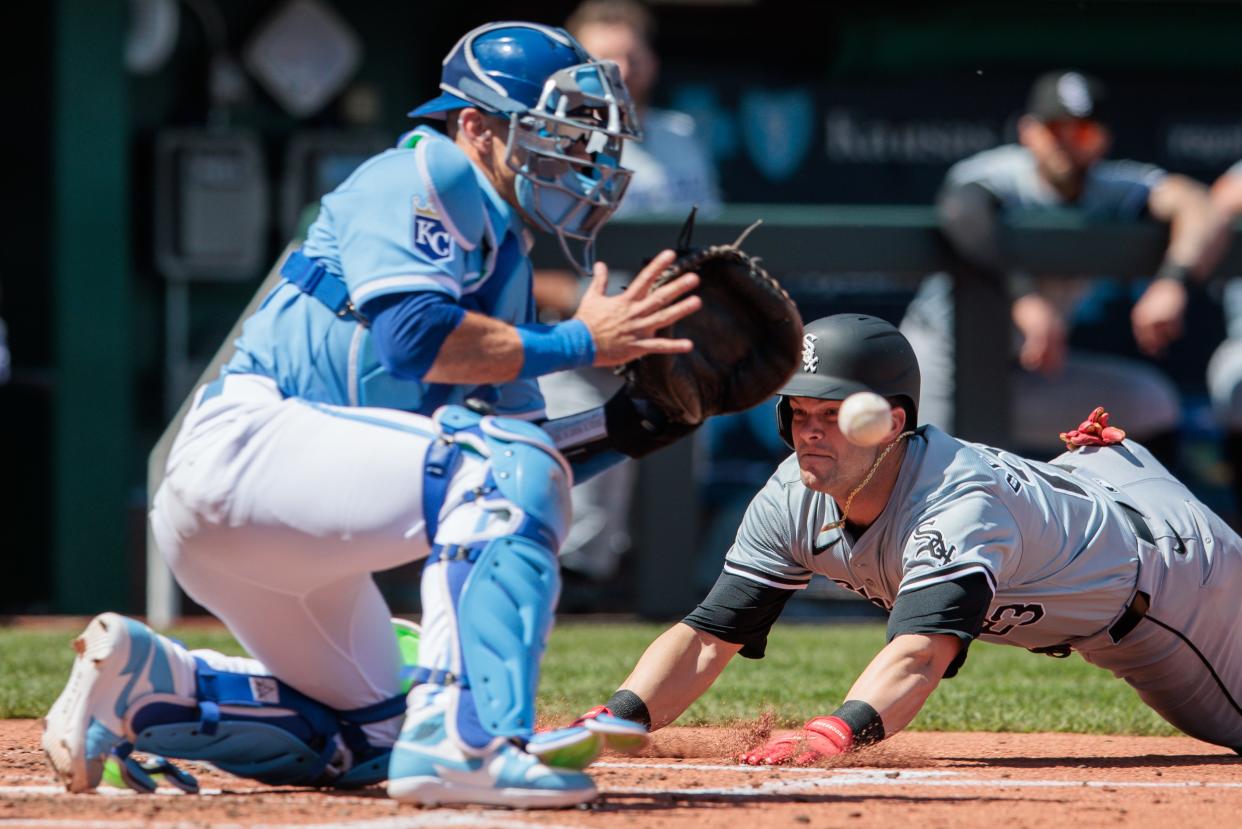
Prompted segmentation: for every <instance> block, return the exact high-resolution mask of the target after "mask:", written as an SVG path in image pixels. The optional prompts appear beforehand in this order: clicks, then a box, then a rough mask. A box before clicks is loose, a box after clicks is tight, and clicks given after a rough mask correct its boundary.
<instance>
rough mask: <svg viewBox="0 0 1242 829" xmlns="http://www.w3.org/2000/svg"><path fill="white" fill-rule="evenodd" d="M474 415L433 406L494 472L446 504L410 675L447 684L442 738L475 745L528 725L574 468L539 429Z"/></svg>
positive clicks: (524, 731)
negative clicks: (415, 664) (458, 500)
mask: <svg viewBox="0 0 1242 829" xmlns="http://www.w3.org/2000/svg"><path fill="white" fill-rule="evenodd" d="M450 408H457V407H450ZM474 417H475V418H477V420H476V423H475V424H474V425H472V426H468V425H465V420H466V417H465V416H461V412H448V413H447V414H446V415H441V414H440V413H437V421H438V422H443V421H445V420H451V421H455V423H461V424H462V427H461V428H458V429H456V430H455V431H454V432H452V433H451V436H450V439H451V440H452V441H454V442H461V443H467V444H468V445H469V446H470V447H471V448H472V449H473V450H474V451H480V450H481V453H483V454H486V456H487V457H489V458H490V469H489V471H488V474H487V476H486V480H485V482H484V483H483V485H482V486H480V487H478V488H476V489H475V490H473V491H472V492H471V494H470V495H469V496H468V497H467V499H466V501H464V502H463V503H461V504H457V505H455V506H453V508H452V509H451V510H449V511H448V512H447V514H446V515H445V517H444V522H443V524H442V525H441V530H440V532H439V533H438V534H437V537H436V542H437V543H436V545H435V546H434V548H433V550H432V553H431V556H430V557H429V558H428V560H427V564H426V566H425V567H424V569H423V584H422V591H423V633H422V639H421V641H420V648H419V670H418V673H417V676H416V679H417V681H419V682H422V683H432V684H438V685H443V686H445V690H446V692H447V698H448V699H449V702H450V704H449V706H448V708H449V712H450V716H449V717H448V718H447V719H448V721H447V722H446V729H447V732H448V735H449V736H450V737H451V738H452V739H453V740H454V741H455V742H457V743H458V745H459V746H460V747H461V748H464V749H467V750H473V751H478V752H483V751H487V750H489V749H490V748H492V747H494V745H495V742H494V741H496V740H499V739H506V738H518V739H521V740H525V739H528V738H529V737H530V736H531V734H532V733H533V729H534V713H535V711H534V703H535V690H536V687H537V685H538V681H539V663H540V660H541V659H542V656H543V650H544V646H545V644H546V641H547V635H548V632H549V630H550V629H551V626H552V619H553V612H554V610H555V607H556V601H557V598H558V597H559V594H560V574H559V568H558V564H557V561H556V550H557V548H558V547H559V546H560V543H561V541H562V539H563V538H564V536H565V533H566V531H567V527H568V520H569V511H570V506H569V483H570V480H571V476H570V472H569V467H568V464H567V463H566V462H565V459H564V458H563V457H561V455H560V453H559V452H557V451H556V449H555V448H553V446H552V445H551V441H550V440H549V438H548V437H547V435H546V434H545V433H544V432H543V431H542V430H540V429H539V428H538V427H536V426H534V425H532V424H529V423H525V422H522V421H514V420H507V419H503V418H492V417H482V418H478V417H477V415H476V416H474ZM412 699H413V698H412ZM410 716H413V712H411V714H410ZM407 722H409V719H408V717H407Z"/></svg>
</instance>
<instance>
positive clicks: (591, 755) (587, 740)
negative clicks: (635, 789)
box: [526, 713, 651, 770]
mask: <svg viewBox="0 0 1242 829" xmlns="http://www.w3.org/2000/svg"><path fill="white" fill-rule="evenodd" d="M650 739H651V737H650V735H649V734H648V733H647V729H646V728H645V727H644V726H643V725H642V724H641V723H636V722H631V721H630V720H623V719H621V718H620V717H614V716H612V715H611V714H602V713H601V714H596V715H595V716H593V717H584V718H583V719H582V720H581V721H580V722H579V723H578V724H577V725H571V726H569V727H568V728H557V729H555V730H553V731H541V732H539V733H538V734H536V735H535V736H534V737H532V738H531V740H530V742H529V743H527V745H526V750H527V752H529V753H530V754H533V755H535V756H536V757H538V758H539V759H540V760H541V761H543V763H544V764H546V765H549V766H553V767H555V768H559V769H578V770H581V769H585V768H586V767H587V766H589V765H591V764H592V763H594V762H595V760H596V759H597V758H598V757H599V755H600V754H601V753H603V751H604V750H605V749H607V750H609V751H619V752H622V753H625V754H633V753H635V752H638V751H641V750H642V749H643V748H645V747H646V745H647V743H648V741H649V740H650Z"/></svg>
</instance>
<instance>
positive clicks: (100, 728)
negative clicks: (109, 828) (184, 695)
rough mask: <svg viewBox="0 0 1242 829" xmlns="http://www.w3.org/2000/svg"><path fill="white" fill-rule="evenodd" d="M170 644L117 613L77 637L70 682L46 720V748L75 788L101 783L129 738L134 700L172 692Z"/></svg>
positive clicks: (81, 789) (67, 784)
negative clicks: (116, 752)
mask: <svg viewBox="0 0 1242 829" xmlns="http://www.w3.org/2000/svg"><path fill="white" fill-rule="evenodd" d="M171 647H172V643H171V642H169V641H168V640H167V639H165V638H164V637H162V636H159V635H158V634H156V633H155V632H154V631H152V630H151V629H150V628H148V627H147V626H146V625H144V624H142V623H141V622H136V621H134V620H133V619H126V618H125V617H123V616H119V615H117V614H115V613H104V614H101V615H99V616H96V617H95V618H94V619H92V620H91V622H90V624H88V625H87V626H86V630H84V631H83V632H82V635H81V636H79V637H78V638H77V639H75V640H73V648H74V650H75V651H77V654H78V655H77V658H76V659H75V660H74V663H73V670H72V672H71V673H70V674H69V681H68V683H66V685H65V689H64V690H63V691H61V693H60V696H59V697H58V698H57V699H56V702H55V703H53V704H52V708H51V710H49V711H48V713H47V716H46V717H44V719H43V752H44V754H46V755H47V759H48V762H49V763H50V764H51V766H52V769H53V770H54V771H55V772H56V775H57V777H59V778H60V780H61V782H63V783H64V784H65V788H66V789H67V790H69V791H71V792H87V791H91V790H93V789H94V788H95V787H96V786H98V785H99V782H100V780H101V779H102V777H103V773H104V761H105V760H106V759H107V758H109V757H111V756H112V754H113V750H114V749H116V748H117V747H118V746H123V744H125V743H126V742H127V738H126V728H127V726H126V723H125V716H126V712H127V711H128V709H129V707H130V704H131V703H132V702H133V701H134V700H135V699H137V698H139V697H142V696H146V695H149V694H174V693H176V688H175V686H174V683H173V668H172V667H171V666H170V659H169V655H168V649H169V648H171Z"/></svg>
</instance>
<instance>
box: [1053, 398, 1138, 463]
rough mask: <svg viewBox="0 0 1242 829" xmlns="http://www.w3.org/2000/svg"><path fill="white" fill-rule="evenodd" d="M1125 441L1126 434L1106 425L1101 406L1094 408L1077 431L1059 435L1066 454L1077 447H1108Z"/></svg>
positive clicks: (1105, 415)
mask: <svg viewBox="0 0 1242 829" xmlns="http://www.w3.org/2000/svg"><path fill="white" fill-rule="evenodd" d="M1125 439H1126V433H1125V432H1124V431H1123V430H1121V429H1118V428H1117V427H1116V426H1109V425H1108V412H1106V411H1104V407H1103V406H1096V407H1095V411H1093V412H1091V414H1090V415H1088V416H1087V419H1086V420H1084V421H1083V422H1082V423H1079V424H1078V428H1077V429H1071V430H1070V431H1068V432H1062V433H1061V440H1063V441H1065V449H1066V451H1067V452H1072V451H1073V450H1075V449H1077V448H1078V447H1079V446H1109V445H1111V444H1114V443H1121V442H1122V441H1123V440H1125Z"/></svg>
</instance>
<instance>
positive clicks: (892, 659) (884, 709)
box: [846, 634, 960, 735]
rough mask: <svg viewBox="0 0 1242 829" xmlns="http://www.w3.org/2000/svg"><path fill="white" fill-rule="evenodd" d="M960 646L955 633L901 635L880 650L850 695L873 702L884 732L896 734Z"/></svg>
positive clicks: (911, 715) (932, 688) (920, 705)
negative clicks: (950, 634)
mask: <svg viewBox="0 0 1242 829" xmlns="http://www.w3.org/2000/svg"><path fill="white" fill-rule="evenodd" d="M959 647H960V643H959V642H958V640H957V639H956V638H955V637H952V636H944V635H935V636H924V635H921V634H911V635H904V636H898V637H896V638H895V639H893V641H892V642H890V643H888V645H887V646H885V648H884V649H883V650H882V651H880V652H879V653H878V654H876V657H875V658H874V659H873V660H871V664H870V665H868V666H867V669H866V670H865V671H863V672H862V675H861V676H860V677H858V680H857V681H855V683H854V686H853V687H852V688H850V691H849V694H848V695H847V696H846V698H847V699H852V700H861V701H863V702H866V703H867V704H869V705H870V706H871V707H872V708H874V709H875V710H876V712H877V713H879V715H880V719H881V720H882V721H883V722H884V733H885V734H890V735H891V734H894V733H896V732H898V731H900V730H901V729H903V728H905V727H906V726H907V725H909V724H910V721H911V720H913V719H914V717H915V715H916V714H918V712H919V710H920V709H922V707H923V703H925V702H926V701H927V698H928V697H929V696H930V695H931V692H932V691H934V690H935V689H936V686H937V685H938V684H939V682H940V678H941V677H942V676H944V672H945V669H946V668H947V667H948V664H949V663H950V662H951V661H952V660H953V657H954V656H955V655H956V654H957V649H958V648H959Z"/></svg>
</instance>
